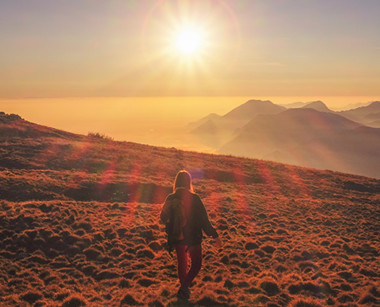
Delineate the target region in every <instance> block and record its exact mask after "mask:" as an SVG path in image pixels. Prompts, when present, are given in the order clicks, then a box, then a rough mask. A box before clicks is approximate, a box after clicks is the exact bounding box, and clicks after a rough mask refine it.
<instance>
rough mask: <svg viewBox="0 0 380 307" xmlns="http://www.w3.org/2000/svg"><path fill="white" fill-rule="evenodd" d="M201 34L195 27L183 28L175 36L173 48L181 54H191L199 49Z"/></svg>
mask: <svg viewBox="0 0 380 307" xmlns="http://www.w3.org/2000/svg"><path fill="white" fill-rule="evenodd" d="M201 45H202V35H201V34H200V32H199V31H198V30H196V29H184V30H181V31H179V32H178V34H177V36H176V38H175V48H176V49H177V51H179V52H181V53H182V54H186V55H192V54H195V53H197V52H199V51H200V48H201Z"/></svg>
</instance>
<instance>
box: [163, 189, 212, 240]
mask: <svg viewBox="0 0 380 307" xmlns="http://www.w3.org/2000/svg"><path fill="white" fill-rule="evenodd" d="M175 199H179V200H181V205H182V206H183V211H182V212H183V213H184V215H185V221H186V223H185V226H183V236H184V239H183V240H181V241H177V242H176V244H186V245H199V244H201V242H202V230H203V231H204V232H205V233H206V234H207V235H208V236H212V237H213V238H217V237H218V234H217V232H216V230H215V228H214V227H212V225H211V223H210V221H209V219H208V215H207V212H206V209H205V206H204V205H203V203H202V200H201V199H200V197H199V196H198V195H197V194H195V193H192V192H190V191H189V190H187V189H184V188H179V189H177V190H176V191H175V193H172V194H169V195H168V197H167V198H166V200H165V203H164V206H163V208H162V211H161V222H162V223H164V224H166V225H167V227H168V225H169V227H170V222H171V221H170V220H171V219H170V217H171V216H172V214H173V200H175Z"/></svg>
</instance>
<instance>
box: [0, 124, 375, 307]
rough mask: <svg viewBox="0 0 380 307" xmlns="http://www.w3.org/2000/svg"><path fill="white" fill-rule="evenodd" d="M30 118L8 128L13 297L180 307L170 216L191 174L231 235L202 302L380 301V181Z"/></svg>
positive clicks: (2, 276) (7, 295) (3, 177)
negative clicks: (99, 135)
mask: <svg viewBox="0 0 380 307" xmlns="http://www.w3.org/2000/svg"><path fill="white" fill-rule="evenodd" d="M17 121H20V119H15V120H13V121H10V122H6V121H3V122H1V121H0V130H1V131H3V132H7V131H11V132H12V131H13V130H12V129H15V128H14V127H19V126H21V127H23V129H24V133H23V134H22V135H18V134H16V133H14V135H13V137H11V138H10V137H7V135H10V134H12V133H9V134H1V136H0V209H1V210H0V305H6V306H8V305H9V306H28V305H33V306H57V305H58V306H80V305H81V304H83V305H84V304H85V305H90V306H96V305H109V306H120V305H150V306H163V305H170V306H177V305H178V303H176V300H175V298H174V296H175V293H176V290H177V287H178V281H177V279H176V267H175V259H174V258H171V257H170V256H169V255H168V253H167V252H166V251H165V250H164V245H165V235H164V230H163V226H162V225H159V224H158V216H159V212H160V210H161V205H162V202H163V200H164V198H165V196H166V194H167V193H169V192H170V190H171V183H172V179H173V178H174V175H175V174H176V172H177V171H178V170H179V169H182V168H186V169H188V170H190V171H191V172H192V173H193V176H194V188H195V190H196V192H198V193H199V194H200V196H201V197H202V199H203V200H204V203H205V205H206V207H207V210H208V212H209V215H210V219H211V221H212V222H213V224H214V225H215V227H216V228H217V229H218V232H219V233H220V235H221V237H222V239H223V241H224V242H225V245H224V247H223V249H221V250H216V249H215V248H214V247H213V246H212V240H210V239H206V240H205V242H204V245H203V247H204V262H203V263H204V265H203V268H202V270H201V272H200V274H199V276H198V277H197V278H196V280H195V284H194V286H193V287H192V302H193V303H196V302H197V304H198V306H199V305H200V306H252V305H266V306H286V305H289V306H321V305H322V306H326V305H342V306H352V305H363V306H364V305H365V306H371V305H373V306H375V305H376V304H378V302H379V298H380V293H379V288H378V285H379V272H380V267H379V263H380V261H379V248H380V243H379V240H378V238H379V229H378V225H379V222H380V214H379V209H378V206H379V198H380V195H379V191H380V181H379V180H376V179H371V178H366V177H360V176H353V175H348V174H342V173H336V172H331V171H318V170H313V169H306V168H298V167H294V166H290V165H284V164H278V163H271V162H267V161H260V160H251V159H238V158H234V157H229V156H217V155H207V154H200V153H194V152H183V151H179V150H176V149H174V148H157V147H151V146H145V145H139V144H133V143H127V142H123V143H122V142H114V141H111V140H107V139H101V140H97V139H96V138H88V137H84V136H77V135H71V136H70V135H69V134H65V133H61V132H59V131H58V132H57V131H55V130H54V131H53V132H54V133H55V136H52V131H51V130H49V129H48V128H46V127H45V128H39V126H37V125H35V126H30V125H29V126H28V124H27V123H25V122H23V121H21V123H20V124H19V125H16V122H17ZM28 127H29V128H28ZM7 129H8V130H7ZM28 129H29V130H28ZM25 131H26V132H25ZM54 133H53V134H54ZM36 135H38V137H35V136H36Z"/></svg>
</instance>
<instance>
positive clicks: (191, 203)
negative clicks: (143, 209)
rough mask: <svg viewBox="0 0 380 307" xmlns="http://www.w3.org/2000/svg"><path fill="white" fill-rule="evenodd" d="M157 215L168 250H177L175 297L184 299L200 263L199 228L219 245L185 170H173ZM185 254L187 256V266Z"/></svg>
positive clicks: (213, 229) (186, 297) (200, 231)
mask: <svg viewBox="0 0 380 307" xmlns="http://www.w3.org/2000/svg"><path fill="white" fill-rule="evenodd" d="M160 219H161V222H162V223H163V224H165V225H166V232H167V234H168V250H169V252H170V253H171V251H172V250H173V249H175V251H176V254H177V262H178V278H179V281H180V284H181V286H180V288H179V290H178V293H177V297H178V298H179V299H182V300H188V299H189V297H190V289H189V288H190V285H191V282H192V281H193V280H194V278H195V277H196V276H197V274H198V272H199V270H200V269H201V266H202V245H201V243H202V236H203V235H202V231H204V232H205V233H206V234H207V235H208V236H211V237H213V238H214V239H215V244H216V246H217V247H219V248H220V247H221V246H222V242H221V240H220V238H219V236H218V233H217V232H216V230H215V228H214V227H213V226H212V225H211V223H210V220H209V218H208V215H207V212H206V209H205V206H204V205H203V202H202V200H201V198H200V197H199V196H198V195H197V194H195V193H194V190H193V186H192V180H191V175H190V173H189V172H187V171H185V170H181V171H179V172H178V173H177V175H176V177H175V180H174V184H173V193H171V194H169V195H168V196H167V198H166V200H165V203H164V205H163V207H162V211H161V215H160ZM188 254H189V255H190V259H191V266H190V269H188Z"/></svg>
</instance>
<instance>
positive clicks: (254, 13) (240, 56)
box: [0, 0, 380, 99]
mask: <svg viewBox="0 0 380 307" xmlns="http://www.w3.org/2000/svg"><path fill="white" fill-rule="evenodd" d="M379 11H380V1H377V0H361V1H357V0H334V1H320V0H308V1H304V0H236V1H223V0H214V1H211V0H203V1H187V0H182V1H176V0H141V1H135V0H123V1H122V0H115V1H87V0H66V1H58V2H57V1H54V2H53V1H48V0H34V1H33V2H31V1H29V0H15V1H2V2H1V3H0V20H1V27H0V37H1V48H0V67H1V70H0V98H4V99H5V98H25V97H109V96H112V97H123V96H132V97H133V96H142V97H146V96H154V97H157V96H160V97H168V96H171V97H172V96H223V97H226V96H244V97H248V96H249V97H259V96H292V97H294V96H380V86H379V84H380V58H379V56H380V52H379V50H380V36H379V29H380V21H379V20H380V19H379V18H378V12H379ZM184 29H190V30H193V31H196V32H197V33H198V35H199V36H200V37H201V39H200V44H199V48H197V50H195V51H194V52H193V53H192V54H190V55H189V54H184V53H183V52H182V53H181V52H179V50H178V49H176V48H175V45H176V39H177V36H178V33H181V31H183V30H184Z"/></svg>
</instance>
